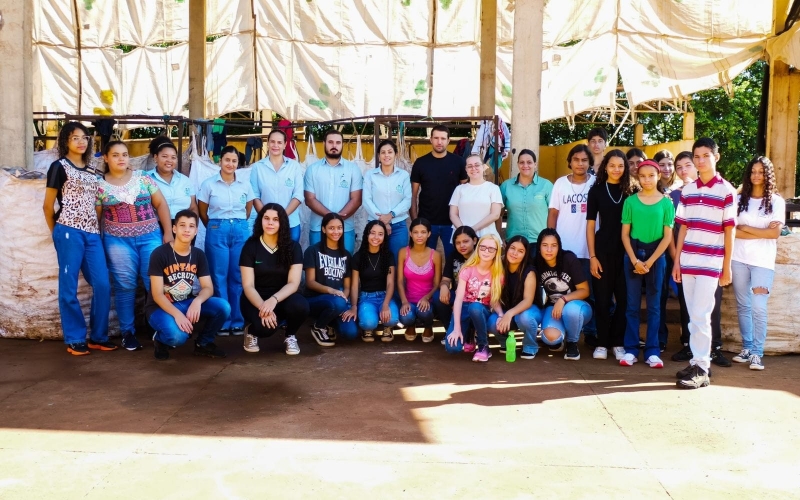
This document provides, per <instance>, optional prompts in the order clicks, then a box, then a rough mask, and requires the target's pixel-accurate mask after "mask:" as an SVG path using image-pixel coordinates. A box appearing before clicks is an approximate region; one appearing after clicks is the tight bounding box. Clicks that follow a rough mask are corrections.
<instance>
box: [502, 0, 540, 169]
mask: <svg viewBox="0 0 800 500" xmlns="http://www.w3.org/2000/svg"><path fill="white" fill-rule="evenodd" d="M544 1H545V0H526V1H524V2H516V4H515V7H514V61H513V69H512V73H513V74H512V92H513V98H512V101H511V147H512V149H515V150H517V151H519V150H520V149H523V148H528V149H530V150H532V151H534V152H535V153H536V156H537V158H538V157H539V125H540V120H541V116H542V111H541V109H542V43H543V42H542V22H543V19H544ZM518 173H519V169H518V168H517V162H516V157H514V158H512V159H511V173H510V176H511V177H513V176H516V175H517V174H518Z"/></svg>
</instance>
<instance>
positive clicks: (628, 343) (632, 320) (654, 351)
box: [622, 253, 667, 359]
mask: <svg viewBox="0 0 800 500" xmlns="http://www.w3.org/2000/svg"><path fill="white" fill-rule="evenodd" d="M638 258H639V259H640V260H644V254H642V255H641V256H639V257H638ZM666 265H667V259H666V258H664V255H661V257H659V258H658V259H656V261H655V262H654V263H653V267H651V268H650V271H649V272H648V273H647V274H636V273H634V272H633V269H632V266H631V259H630V257H628V254H627V253H626V254H625V258H624V260H623V264H622V268H623V269H624V270H625V283H626V286H627V288H628V306H627V310H626V312H625V319H626V322H627V324H626V326H625V352H626V353H628V354H633V355H634V356H639V323H640V320H639V311H640V308H641V304H642V280H644V283H645V286H646V288H647V336H646V337H645V342H644V357H645V359H647V358H649V357H650V356H654V355H655V356H659V355H660V354H661V349H660V348H659V345H658V330H659V328H660V326H661V288H662V287H663V286H664V268H665V267H666Z"/></svg>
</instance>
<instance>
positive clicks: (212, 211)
mask: <svg viewBox="0 0 800 500" xmlns="http://www.w3.org/2000/svg"><path fill="white" fill-rule="evenodd" d="M242 177H243V176H241V175H240V172H239V171H236V172H235V173H234V181H233V182H232V183H230V184H228V183H227V182H225V181H223V180H222V176H221V175H220V174H216V175H215V176H213V177H209V178H208V179H206V180H205V181H203V184H201V185H200V191H198V192H197V200H198V201H202V202H203V203H207V204H208V218H209V219H247V202H248V201H252V200H254V199H255V195H254V194H253V186H251V185H250V182H248V181H247V179H243V178H242Z"/></svg>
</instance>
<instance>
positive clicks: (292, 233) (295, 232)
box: [289, 224, 303, 243]
mask: <svg viewBox="0 0 800 500" xmlns="http://www.w3.org/2000/svg"><path fill="white" fill-rule="evenodd" d="M301 234H303V226H301V225H300V224H298V225H296V226H294V227H290V228H289V237H290V238H291V239H292V241H296V242H298V243H300V235H301Z"/></svg>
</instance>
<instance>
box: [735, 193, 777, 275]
mask: <svg viewBox="0 0 800 500" xmlns="http://www.w3.org/2000/svg"><path fill="white" fill-rule="evenodd" d="M739 198H741V195H739V196H737V197H736V206H737V207H738V206H739ZM737 210H738V208H737ZM772 221H779V222H780V223H782V224H783V223H784V222H786V202H784V201H783V198H781V197H780V195H777V194H773V195H772V213H771V214H769V215H767V214H765V213H764V211H763V210H761V198H750V201H749V203H748V205H747V210H746V211H744V212H742V213H740V214H739V215H738V216H737V217H736V225H737V226H742V225H744V226H750V227H754V228H756V229H766V228H767V227H769V223H770V222H772ZM777 254H778V240H773V239H767V238H759V239H757V240H745V239H742V238H736V240H735V241H734V242H733V254H732V256H731V259H732V260H735V261H737V262H741V263H742V264H749V265H751V266H756V267H764V268H766V269H772V270H774V269H775V257H776V255H777Z"/></svg>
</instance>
